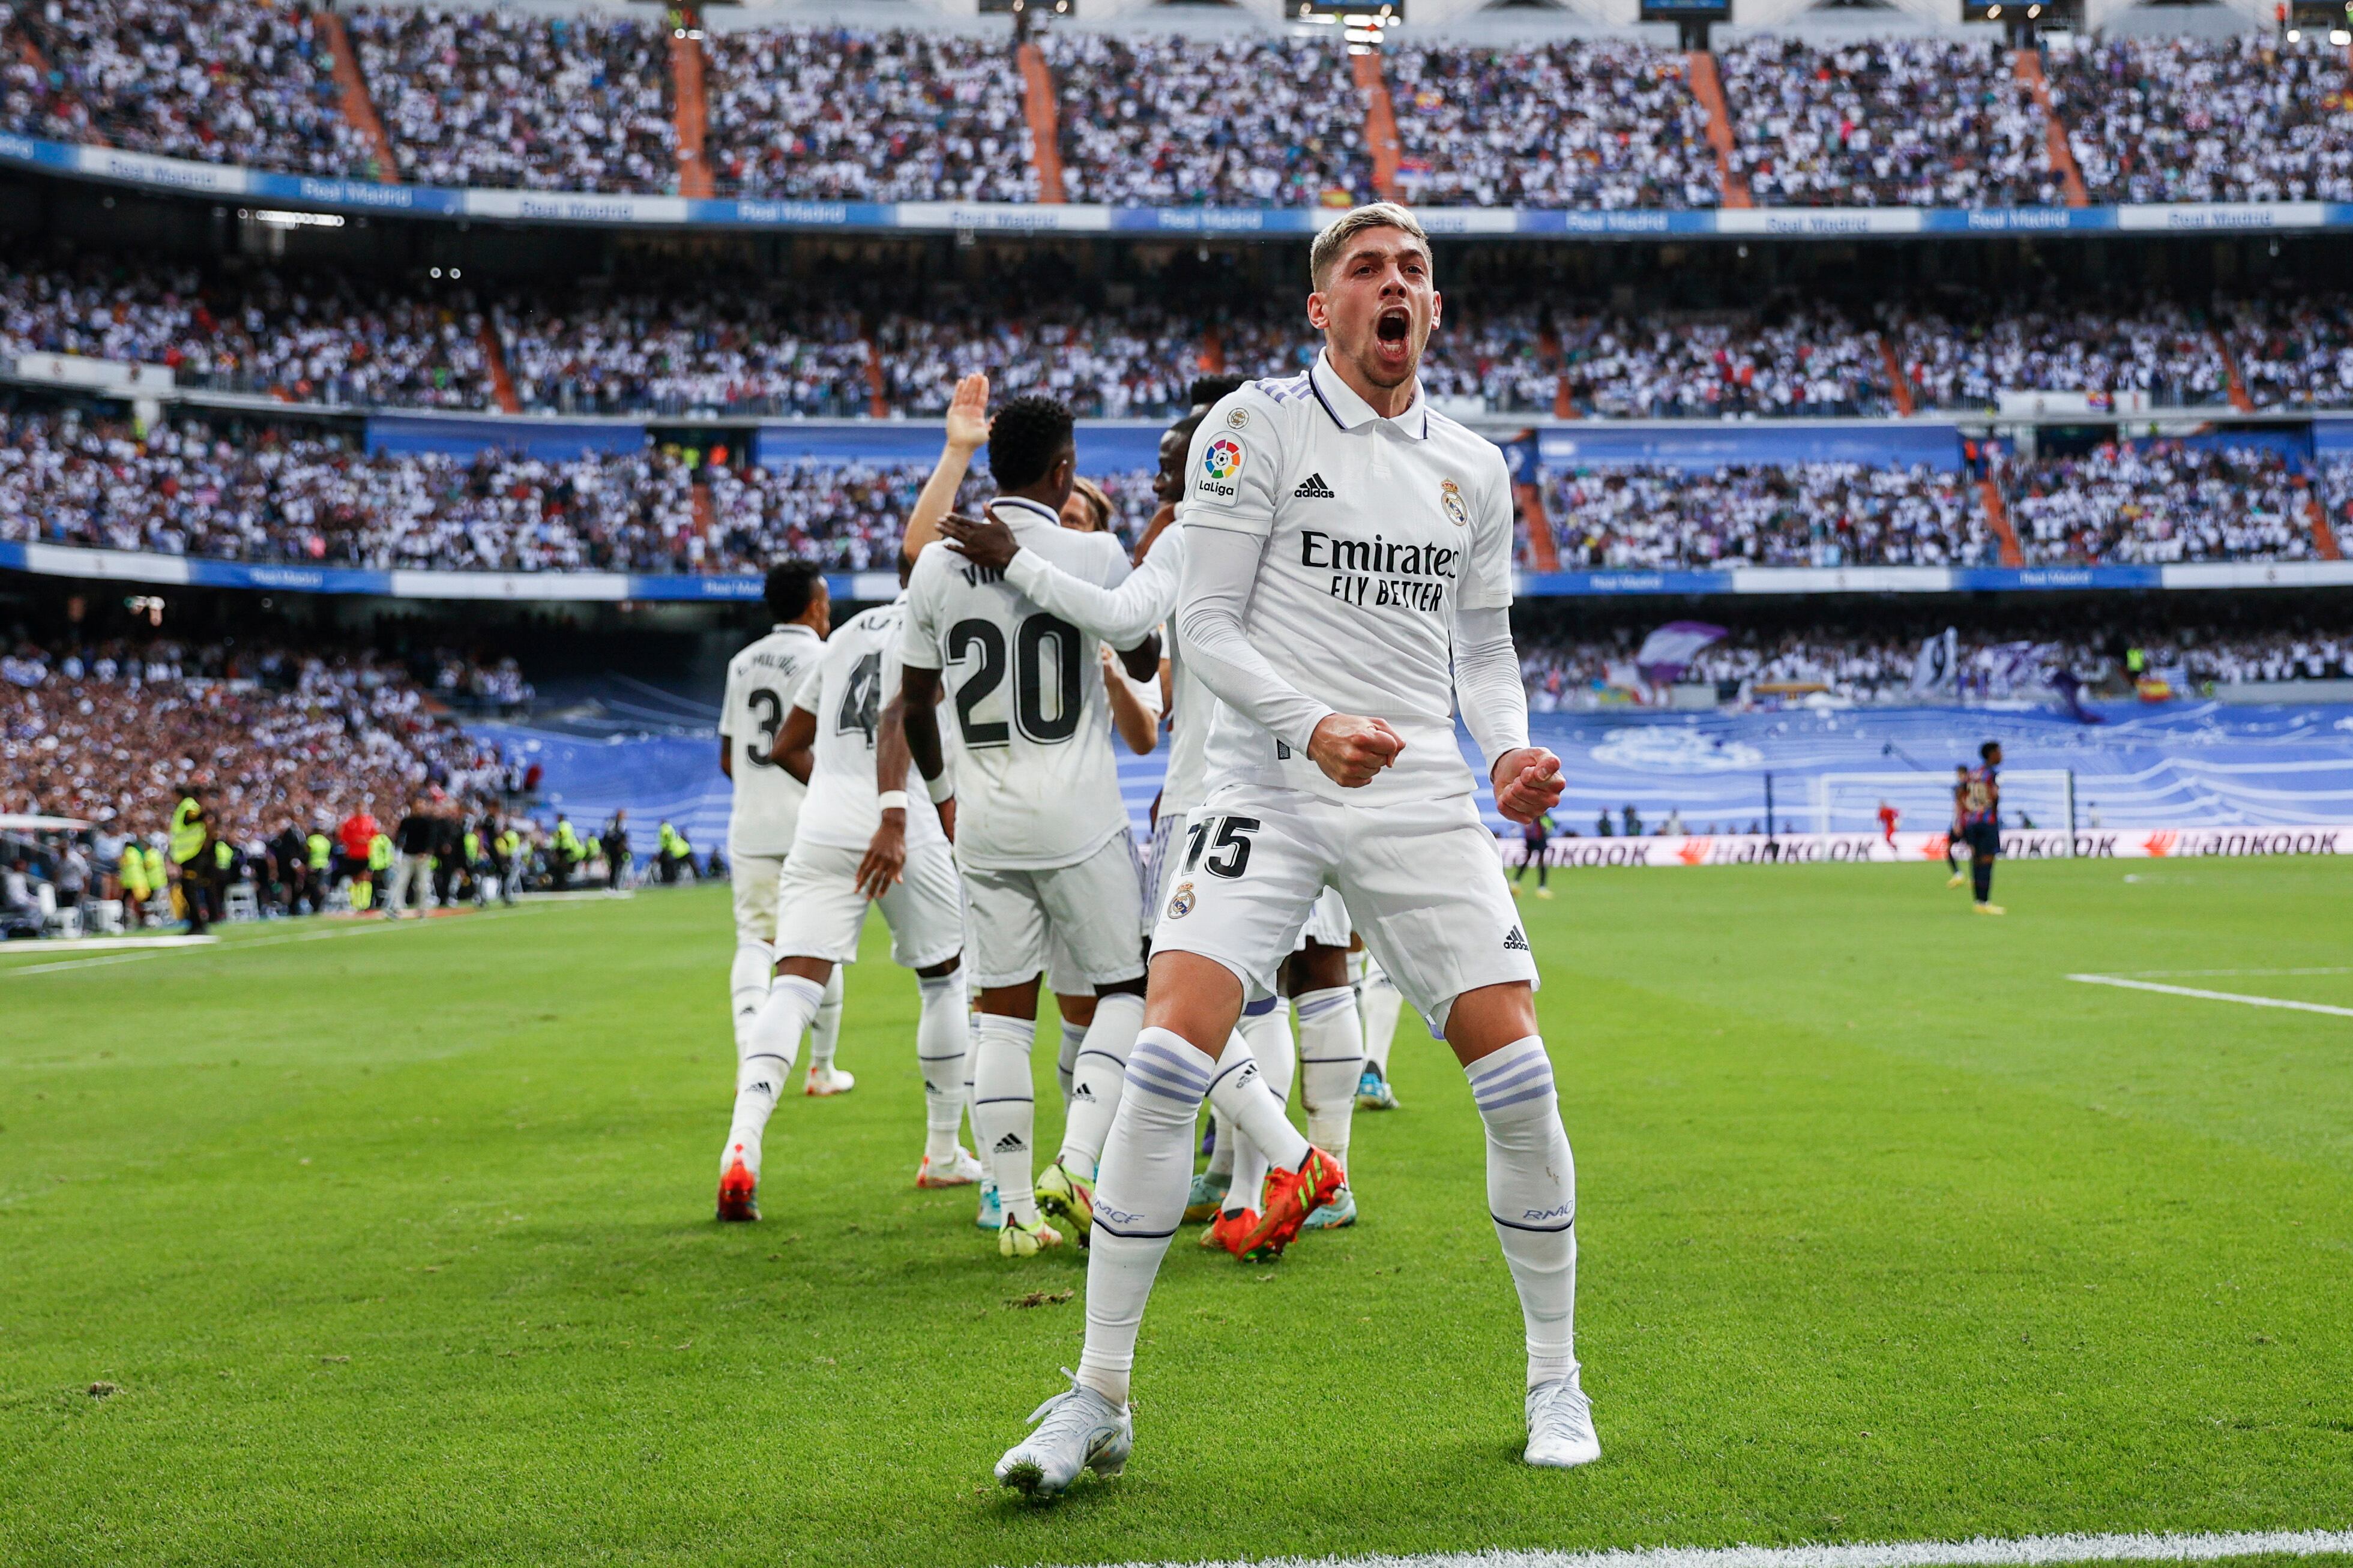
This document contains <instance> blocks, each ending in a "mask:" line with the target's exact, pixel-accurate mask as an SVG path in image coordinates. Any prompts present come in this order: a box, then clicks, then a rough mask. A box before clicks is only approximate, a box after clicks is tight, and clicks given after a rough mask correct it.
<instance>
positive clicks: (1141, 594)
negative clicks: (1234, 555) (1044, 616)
mask: <svg viewBox="0 0 2353 1568" xmlns="http://www.w3.org/2000/svg"><path fill="white" fill-rule="evenodd" d="M1032 559H1033V558H1032V557H1029V556H1025V555H1016V556H1015V557H1014V558H1013V563H1012V564H1011V565H1010V566H1008V567H1007V568H1006V575H1007V577H1008V578H1009V579H1010V580H1011V581H1012V583H1013V585H1014V586H1015V587H1017V588H1018V589H1020V590H1021V591H1022V592H1023V593H1024V594H1027V595H1029V596H1030V598H1032V599H1034V600H1035V601H1037V602H1038V603H1039V604H1040V605H1044V606H1045V607H1046V608H1048V609H1050V610H1051V611H1053V612H1054V614H1056V615H1058V616H1061V617H1062V618H1063V619H1065V620H1068V621H1072V622H1075V623H1077V624H1078V625H1079V626H1085V627H1089V628H1092V630H1094V631H1096V632H1099V633H1102V634H1103V636H1105V637H1109V638H1110V639H1111V642H1112V646H1113V647H1117V646H1119V644H1120V643H1121V642H1122V641H1124V640H1125V641H1132V640H1134V639H1138V638H1141V637H1143V636H1144V635H1145V633H1146V632H1149V631H1150V630H1151V629H1152V627H1153V626H1155V624H1158V623H1163V622H1165V621H1166V619H1167V617H1168V616H1169V615H1170V613H1171V612H1172V611H1174V610H1175V609H1176V590H1177V587H1178V585H1179V584H1182V582H1183V581H1184V577H1185V534H1184V531H1183V530H1181V529H1176V528H1170V529H1165V530H1163V531H1162V532H1161V534H1160V537H1159V538H1158V539H1156V540H1155V541H1154V542H1153V545H1152V549H1151V552H1149V553H1148V554H1146V555H1145V558H1144V561H1143V563H1142V564H1141V565H1139V566H1137V567H1136V568H1135V573H1134V575H1133V576H1131V577H1129V578H1128V579H1127V581H1126V582H1124V583H1123V584H1120V585H1119V586H1118V587H1117V588H1116V589H1112V590H1108V591H1105V590H1100V589H1097V588H1095V587H1093V586H1092V585H1091V584H1082V583H1076V582H1074V581H1073V580H1072V579H1071V578H1070V577H1068V576H1065V575H1063V574H1060V573H1058V572H1055V571H1052V570H1050V569H1049V570H1045V571H1039V570H1035V569H1033V568H1032V566H1031V564H1030V563H1031V561H1032ZM1160 648H1161V653H1162V654H1163V655H1164V656H1165V657H1166V658H1167V660H1168V695H1169V706H1170V707H1171V709H1172V710H1174V716H1173V718H1172V719H1171V721H1170V731H1169V737H1168V773H1167V776H1166V781H1165V782H1164V783H1163V784H1161V786H1160V811H1161V814H1162V815H1163V816H1182V815H1183V814H1184V813H1186V812H1188V811H1190V810H1192V809H1193V808H1194V807H1195V806H1197V805H1200V804H1201V799H1202V796H1203V794H1204V793H1205V792H1204V791H1203V789H1202V784H1201V781H1202V774H1203V772H1204V768H1205V763H1204V761H1203V756H1204V753H1205V752H1206V751H1207V749H1208V733H1209V721H1210V718H1211V717H1212V715H1213V714H1214V713H1215V712H1216V710H1217V703H1218V699H1217V694H1216V693H1214V692H1212V691H1211V690H1210V689H1208V687H1206V686H1204V685H1202V684H1201V683H1200V681H1199V680H1198V679H1195V678H1194V677H1192V676H1191V675H1189V674H1187V671H1186V668H1185V658H1184V655H1183V653H1182V651H1181V650H1180V649H1179V648H1178V647H1177V644H1176V630H1175V628H1174V627H1173V626H1167V625H1161V626H1160Z"/></svg>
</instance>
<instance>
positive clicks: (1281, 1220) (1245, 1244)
mask: <svg viewBox="0 0 2353 1568" xmlns="http://www.w3.org/2000/svg"><path fill="white" fill-rule="evenodd" d="M1347 1184H1348V1173H1347V1172H1345V1171H1344V1170H1342V1169H1341V1168H1340V1162H1339V1161H1337V1160H1335V1159H1334V1158H1332V1156H1331V1155H1329V1154H1326V1153H1325V1152H1324V1151H1323V1150H1321V1149H1318V1148H1315V1147H1314V1146H1312V1145H1311V1146H1310V1147H1309V1149H1308V1151H1307V1158H1306V1159H1304V1160H1303V1161H1301V1162H1300V1164H1299V1169H1297V1170H1295V1171H1272V1172H1270V1173H1268V1174H1267V1178H1266V1212H1265V1213H1264V1214H1262V1215H1257V1216H1255V1217H1256V1218H1257V1221H1258V1223H1257V1224H1256V1225H1254V1226H1250V1229H1249V1230H1248V1231H1246V1232H1244V1233H1243V1234H1242V1235H1240V1237H1235V1238H1233V1239H1232V1240H1231V1241H1229V1243H1228V1244H1227V1246H1228V1248H1229V1250H1230V1251H1231V1252H1232V1253H1233V1255H1234V1256H1235V1257H1236V1258H1241V1259H1242V1260H1243V1261H1245V1262H1249V1263H1262V1262H1266V1261H1268V1260H1270V1259H1271V1258H1280V1257H1282V1249H1283V1248H1284V1247H1289V1246H1290V1245H1291V1243H1292V1239H1293V1237H1296V1236H1297V1235H1298V1234H1299V1227H1300V1226H1301V1225H1303V1224H1304V1223H1305V1222H1306V1219H1307V1216H1308V1215H1311V1214H1314V1212H1315V1211H1316V1210H1317V1209H1320V1208H1322V1207H1323V1206H1324V1205H1325V1204H1328V1203H1330V1202H1331V1201H1332V1200H1333V1199H1334V1198H1335V1197H1337V1196H1338V1195H1339V1194H1340V1189H1341V1188H1342V1187H1345V1186H1346V1185H1347Z"/></svg>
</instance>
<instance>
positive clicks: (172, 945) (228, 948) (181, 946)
mask: <svg viewBox="0 0 2353 1568" xmlns="http://www.w3.org/2000/svg"><path fill="white" fill-rule="evenodd" d="M524 912H525V911H524V910H521V909H512V910H484V911H483V912H481V913H480V914H475V915H468V916H464V917H462V918H464V919H465V920H466V921H468V922H469V923H471V922H474V921H494V920H500V919H503V918H504V917H506V916H509V915H519V914H522V913H524ZM360 918H361V919H362V920H366V921H367V923H366V924H364V925H357V924H355V925H350V926H346V927H344V928H343V929H342V930H340V931H305V932H302V933H301V934H300V935H296V936H264V937H256V938H255V939H254V940H252V941H251V942H219V939H218V938H216V937H209V936H201V937H152V938H148V939H145V940H143V941H141V942H139V943H138V945H139V946H141V947H142V948H148V949H151V950H155V951H150V952H118V953H113V954H111V955H110V956H108V957H105V958H68V959H60V960H59V961H58V962H57V963H26V964H18V965H16V966H13V967H5V966H0V980H13V979H15V978H16V976H17V975H19V974H55V973H58V972H59V971H60V970H69V969H95V968H97V967H98V966H99V965H100V964H101V963H136V962H138V961H139V960H140V959H142V958H160V957H162V956H163V954H164V953H165V952H186V951H187V944H189V943H191V942H194V943H196V944H198V945H204V946H209V945H213V944H215V943H218V944H219V948H220V951H221V952H250V951H252V950H253V949H254V948H257V947H278V946H281V945H283V944H284V943H286V942H332V941H334V940H335V939H336V938H337V937H343V936H366V935H367V934H368V933H369V932H371V931H429V930H432V929H434V928H436V927H438V926H439V925H440V924H441V923H442V922H441V921H431V920H426V921H388V920H385V919H384V918H382V917H381V916H378V917H377V918H375V919H374V920H368V919H367V917H366V916H362V917H360Z"/></svg>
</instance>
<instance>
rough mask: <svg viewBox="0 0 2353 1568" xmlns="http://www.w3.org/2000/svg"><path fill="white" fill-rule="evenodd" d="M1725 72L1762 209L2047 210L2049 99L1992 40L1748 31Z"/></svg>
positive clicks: (2050, 196)
mask: <svg viewBox="0 0 2353 1568" xmlns="http://www.w3.org/2000/svg"><path fill="white" fill-rule="evenodd" d="M1720 69H1721V72H1722V75H1723V79H1724V89H1725V99H1726V101H1727V103H1728V104H1729V106H1730V109H1731V113H1732V121H1733V128H1734V134H1735V136H1736V145H1735V147H1734V150H1733V155H1732V164H1733V168H1734V170H1735V171H1736V173H1737V174H1740V175H1742V176H1743V177H1745V178H1746V181H1747V184H1748V188H1749V190H1750V192H1751V193H1752V195H1754V196H1755V198H1756V201H1757V205H1760V206H1943V207H1976V206H2020V205H2044V206H2052V205H2060V204H2062V203H2063V201H2064V199H2065V188H2064V182H2063V178H2062V176H2061V174H2060V173H2059V172H2058V171H2057V170H2054V169H2053V168H2052V163H2051V157H2050V139H2049V136H2048V133H2047V125H2046V122H2045V120H2044V117H2043V113H2042V108H2041V106H2040V105H2039V103H2038V102H2037V100H2036V99H2035V97H2034V95H2033V93H2032V92H2031V89H2029V88H2028V87H2027V86H2026V85H2025V84H2023V83H2021V81H2019V80H2018V79H2017V77H2016V76H2015V74H2014V72H2013V71H2012V69H2011V68H2010V64H2009V63H2008V61H2007V60H2006V59H2005V58H2003V56H2002V54H2001V52H2000V50H1999V49H1998V48H1996V47H1992V46H1991V44H1990V43H1989V42H1982V43H1980V42H1968V43H1964V42H1956V41H1952V40H1947V39H1941V38H1935V39H1932V38H1916V39H1915V38H1904V39H1894V38H1890V39H1875V40H1867V41H1860V42H1856V43H1853V44H1846V45H1840V46H1835V47H1821V46H1817V45H1815V44H1811V43H1808V42H1806V41H1803V40H1801V39H1797V38H1778V37H1772V38H1754V39H1750V40H1748V41H1746V42H1745V43H1742V44H1740V45H1738V46H1736V47H1733V48H1731V49H1729V50H1727V51H1725V54H1724V55H1723V57H1722V59H1721V65H1720Z"/></svg>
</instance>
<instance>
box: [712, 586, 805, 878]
mask: <svg viewBox="0 0 2353 1568" xmlns="http://www.w3.org/2000/svg"><path fill="white" fill-rule="evenodd" d="M824 651H825V642H824V640H823V639H822V638H820V637H818V635H817V633H815V632H813V631H811V630H809V628H808V627H807V626H778V627H777V628H776V630H774V631H772V632H770V633H769V634H768V635H767V636H766V637H762V638H761V639H760V640H759V641H758V642H755V643H754V644H753V645H752V646H751V647H747V648H744V650H743V651H742V652H740V653H738V654H737V655H736V656H735V657H734V658H731V659H729V660H728V661H727V695H726V697H725V699H724V700H723V701H722V702H721V704H720V708H719V732H720V733H721V734H722V735H724V736H725V737H726V738H727V755H728V764H729V766H730V767H731V768H732V769H733V773H734V779H735V798H734V801H733V804H732V805H731V806H730V807H729V809H728V813H727V856H728V858H729V859H731V860H732V859H733V858H735V857H737V856H739V855H773V856H783V855H789V854H791V853H792V849H793V828H794V826H795V825H796V824H797V822H798V821H799V820H800V814H801V800H802V797H803V796H805V795H807V794H808V786H807V785H806V784H802V783H801V782H800V780H798V779H797V778H795V777H793V775H792V774H790V773H786V772H785V770H784V769H783V767H781V766H780V765H778V763H776V759H775V758H774V757H773V756H772V755H771V754H770V753H771V752H772V751H773V750H774V748H775V746H776V732H777V731H780V730H782V729H783V728H784V727H785V714H786V712H787V711H788V710H790V709H791V708H792V705H793V693H794V692H796V691H797V690H798V689H800V684H801V678H802V677H803V676H805V675H807V673H808V669H809V667H810V666H811V665H813V664H815V663H816V662H817V658H818V655H819V654H821V653H823V652H824Z"/></svg>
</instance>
